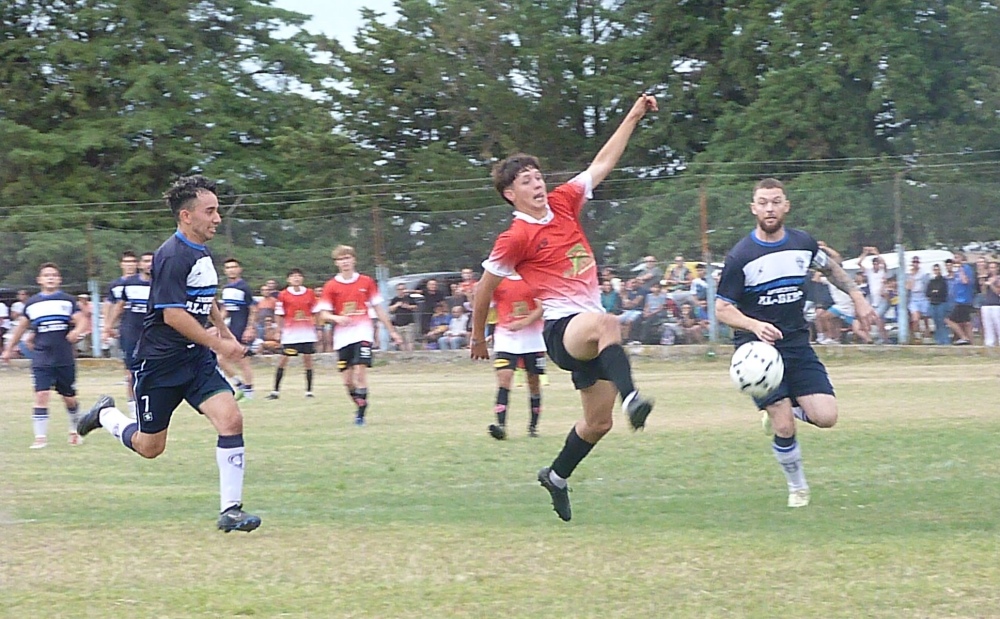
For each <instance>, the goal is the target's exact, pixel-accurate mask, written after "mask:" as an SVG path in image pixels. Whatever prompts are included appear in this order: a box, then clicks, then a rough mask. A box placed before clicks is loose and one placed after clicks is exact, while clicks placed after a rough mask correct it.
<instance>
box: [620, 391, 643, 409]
mask: <svg viewBox="0 0 1000 619" xmlns="http://www.w3.org/2000/svg"><path fill="white" fill-rule="evenodd" d="M637 395H639V392H638V391H633V392H632V393H630V394H628V395H627V396H625V397H624V398H623V399H622V408H623V409H624V408H628V405H629V403H631V402H632V400H634V399H635V396H637Z"/></svg>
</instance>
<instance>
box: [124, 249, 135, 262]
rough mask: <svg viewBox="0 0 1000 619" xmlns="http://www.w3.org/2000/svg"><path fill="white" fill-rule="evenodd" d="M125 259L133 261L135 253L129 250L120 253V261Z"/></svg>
mask: <svg viewBox="0 0 1000 619" xmlns="http://www.w3.org/2000/svg"><path fill="white" fill-rule="evenodd" d="M126 258H131V259H132V260H135V252H134V251H132V250H131V249H126V250H125V251H123V252H122V257H121V259H122V260H124V259H126Z"/></svg>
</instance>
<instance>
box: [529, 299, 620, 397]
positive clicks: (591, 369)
mask: <svg viewBox="0 0 1000 619" xmlns="http://www.w3.org/2000/svg"><path fill="white" fill-rule="evenodd" d="M573 316H576V314H574V315H573ZM573 316H566V317H565V318H557V319H556V320H546V321H545V328H544V330H543V331H542V337H544V338H545V349H546V350H548V352H549V358H551V359H552V361H553V362H555V364H556V365H558V366H559V367H561V368H562V369H564V370H566V371H567V372H571V373H572V375H573V386H574V387H576V388H577V389H586V388H587V387H591V386H593V385H594V383H596V382H597V381H599V380H611V377H609V376H608V375H607V374H605V372H604V370H603V369H602V368H601V364H600V363H598V361H597V359H596V358H594V359H591V360H589V361H581V360H579V359H577V358H576V357H574V356H573V355H571V354H569V352H567V351H566V347H565V346H563V334H565V332H566V326H567V325H569V321H570V320H573Z"/></svg>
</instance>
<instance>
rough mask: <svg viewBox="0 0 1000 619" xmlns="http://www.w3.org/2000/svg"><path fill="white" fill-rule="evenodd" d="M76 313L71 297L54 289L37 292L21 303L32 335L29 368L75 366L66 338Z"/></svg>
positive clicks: (73, 300)
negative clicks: (44, 292)
mask: <svg viewBox="0 0 1000 619" xmlns="http://www.w3.org/2000/svg"><path fill="white" fill-rule="evenodd" d="M79 311H80V307H79V306H78V305H77V304H76V299H75V298H73V295H70V294H66V293H65V292H63V291H61V290H58V291H56V292H53V293H50V294H42V293H38V294H36V295H34V296H33V297H31V298H30V299H28V300H27V301H26V302H25V304H24V316H25V317H26V318H27V319H28V321H29V322H30V324H31V330H32V331H34V332H35V338H34V341H33V344H34V347H35V350H34V353H33V354H32V356H31V367H36V368H51V367H60V366H67V365H69V366H71V365H73V364H74V363H75V360H74V357H73V345H72V344H70V342H69V340H67V339H66V333H67V332H68V331H69V330H70V329H71V328H72V327H71V326H70V323H72V322H73V314H75V313H77V312H79Z"/></svg>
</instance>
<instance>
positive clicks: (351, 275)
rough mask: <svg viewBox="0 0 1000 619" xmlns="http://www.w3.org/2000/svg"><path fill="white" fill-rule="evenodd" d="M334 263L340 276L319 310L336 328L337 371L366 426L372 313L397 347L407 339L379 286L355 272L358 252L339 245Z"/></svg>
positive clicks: (358, 419) (325, 291) (360, 421)
mask: <svg viewBox="0 0 1000 619" xmlns="http://www.w3.org/2000/svg"><path fill="white" fill-rule="evenodd" d="M333 261H334V262H335V263H336V264H337V270H338V271H340V272H339V273H338V274H337V275H335V276H334V277H333V278H332V279H331V280H330V281H328V282H326V284H325V285H324V286H323V295H322V298H321V299H320V302H319V305H318V310H319V313H320V320H322V321H323V322H332V323H333V324H334V327H333V348H334V350H336V351H337V367H338V368H339V369H340V375H341V377H343V379H344V387H346V388H347V394H348V396H350V398H351V402H353V403H354V405H355V406H356V407H357V411H356V412H355V414H354V423H355V425H358V426H363V425H365V413H366V412H367V410H368V368H370V367H371V366H372V342H373V341H374V339H375V328H374V325H373V323H372V318H371V315H370V314H369V311H374V312H375V315H376V316H377V317H378V319H379V320H380V321H381V322H382V324H383V325H385V328H386V329H387V330H388V331H389V336H390V337H391V338H392V340H393V341H394V342H396V344H402V343H403V339H402V338H401V337H400V336H399V333H397V332H396V328H395V327H394V326H392V321H391V320H390V318H389V314H388V312H386V311H385V308H384V307H383V303H384V299H383V298H382V294H381V293H380V292H379V290H378V284H376V283H375V280H373V279H372V278H370V277H368V276H367V275H362V274H361V273H358V272H357V271H356V270H355V265H356V264H357V256H356V255H355V253H354V248H353V247H351V246H349V245H338V246H337V247H335V248H334V249H333Z"/></svg>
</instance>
